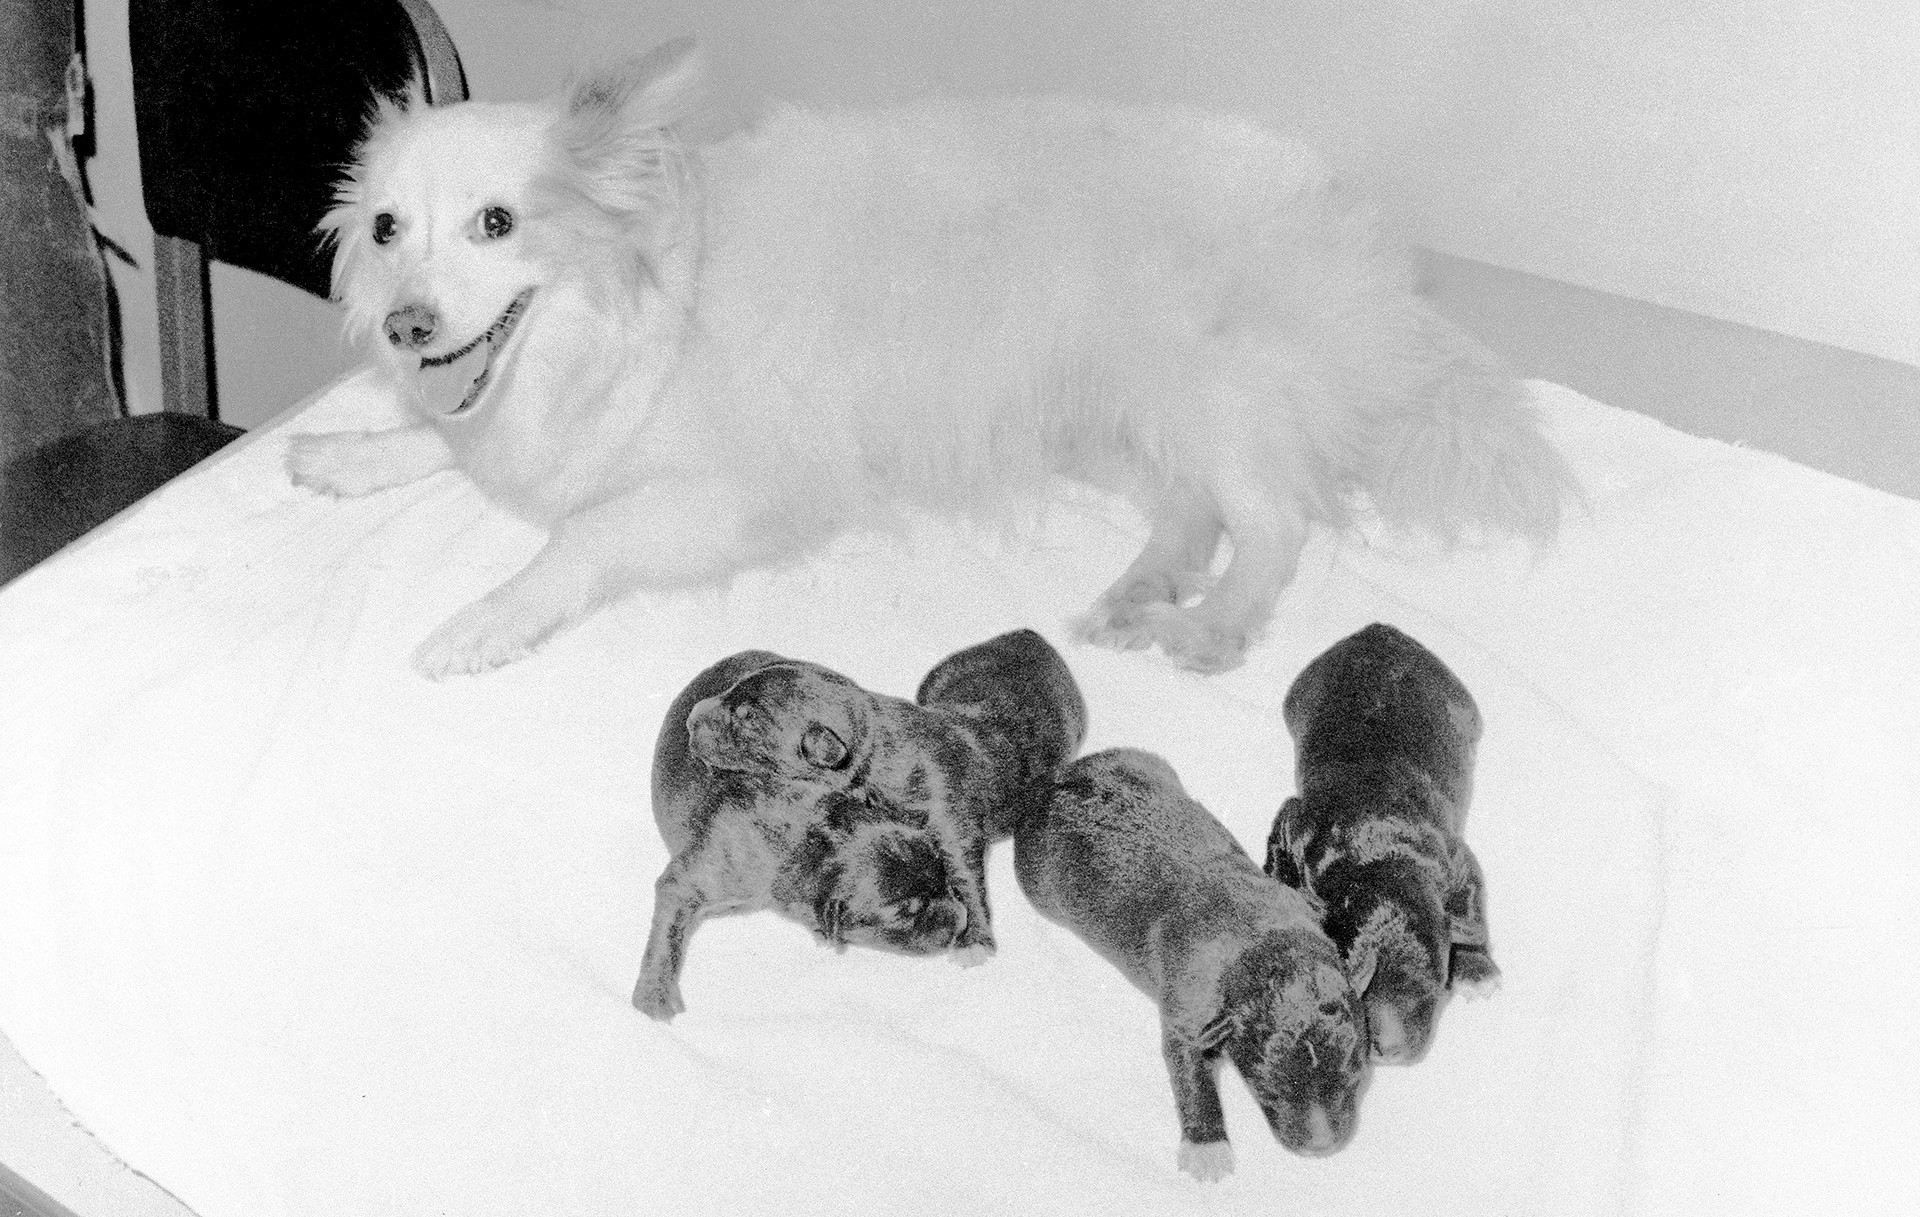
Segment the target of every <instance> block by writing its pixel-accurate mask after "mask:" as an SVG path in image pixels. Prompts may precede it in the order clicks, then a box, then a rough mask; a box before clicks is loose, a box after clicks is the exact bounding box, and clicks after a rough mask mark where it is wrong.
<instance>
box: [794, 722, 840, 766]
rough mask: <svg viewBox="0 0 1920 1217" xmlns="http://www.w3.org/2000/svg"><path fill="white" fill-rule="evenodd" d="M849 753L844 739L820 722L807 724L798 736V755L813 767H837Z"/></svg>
mask: <svg viewBox="0 0 1920 1217" xmlns="http://www.w3.org/2000/svg"><path fill="white" fill-rule="evenodd" d="M851 755H852V754H851V753H850V752H849V751H848V749H847V745H846V741H844V740H842V739H841V738H840V737H839V736H837V735H835V734H834V733H833V730H832V728H830V727H826V726H823V725H822V724H820V723H813V724H811V725H810V726H808V727H807V730H806V733H805V734H804V735H802V736H801V737H800V756H801V758H802V759H804V760H805V761H806V762H807V764H809V765H812V766H813V767H814V768H815V769H839V768H840V767H842V766H843V765H845V764H846V763H847V758H848V757H849V756H851Z"/></svg>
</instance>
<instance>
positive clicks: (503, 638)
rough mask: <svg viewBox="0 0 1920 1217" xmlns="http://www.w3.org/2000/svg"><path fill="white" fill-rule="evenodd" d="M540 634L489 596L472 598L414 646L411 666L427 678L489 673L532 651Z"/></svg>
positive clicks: (436, 678)
mask: <svg viewBox="0 0 1920 1217" xmlns="http://www.w3.org/2000/svg"><path fill="white" fill-rule="evenodd" d="M543 633H544V631H540V630H535V629H529V628H527V625H526V623H524V622H522V621H519V620H517V619H516V618H515V616H514V614H513V613H511V612H509V611H507V610H503V609H502V608H500V607H499V606H498V605H496V604H495V603H494V602H493V601H492V600H491V599H487V600H479V601H475V602H474V603H473V604H469V605H468V606H467V607H466V608H463V609H461V610H460V611H459V612H457V613H455V614H454V615H453V616H452V617H449V618H448V619H447V622H446V624H444V625H442V626H441V627H440V628H439V629H437V630H435V631H434V632H433V633H432V634H431V635H429V636H428V638H427V640H426V641H425V642H423V643H421V644H420V645H419V646H418V647H415V648H414V651H413V669H414V671H416V672H418V673H420V675H422V676H424V677H426V678H427V679H429V680H445V679H446V678H447V677H449V676H456V675H477V674H479V673H481V672H490V671H492V670H493V669H495V668H500V667H505V666H506V665H507V664H510V663H513V662H514V661H516V660H520V659H524V658H526V657H527V656H528V655H530V654H532V653H533V647H534V644H535V643H536V642H537V641H539V639H540V637H541V635H542V634H543Z"/></svg>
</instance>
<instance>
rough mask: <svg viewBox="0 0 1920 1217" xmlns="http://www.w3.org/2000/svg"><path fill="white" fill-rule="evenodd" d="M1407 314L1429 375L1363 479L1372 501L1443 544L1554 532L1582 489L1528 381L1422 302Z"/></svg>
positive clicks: (1405, 526)
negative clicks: (1545, 426) (1546, 427)
mask: <svg viewBox="0 0 1920 1217" xmlns="http://www.w3.org/2000/svg"><path fill="white" fill-rule="evenodd" d="M1408 319H1409V320H1410V321H1411V323H1412V329H1413V333H1412V335H1411V338H1412V341H1413V342H1414V343H1415V345H1416V346H1417V347H1418V348H1419V350H1418V354H1417V356H1416V357H1415V359H1414V363H1415V364H1416V366H1421V367H1422V368H1423V371H1424V372H1425V375H1423V376H1422V377H1420V380H1419V383H1418V384H1417V385H1414V386H1409V387H1410V388H1412V389H1413V392H1412V393H1411V394H1410V396H1409V398H1408V400H1405V401H1404V402H1402V403H1401V408H1400V409H1397V410H1395V411H1393V412H1391V414H1390V415H1389V416H1388V418H1387V419H1386V426H1385V428H1384V430H1383V432H1382V433H1381V434H1380V435H1379V436H1378V437H1377V439H1378V443H1377V445H1376V446H1374V448H1373V450H1372V456H1371V463H1370V467H1369V468H1368V469H1367V470H1366V472H1365V473H1364V474H1363V478H1362V480H1363V482H1364V483H1365V486H1366V489H1367V492H1368V494H1369V497H1370V498H1371V499H1372V501H1373V506H1374V509H1375V510H1376V511H1378V512H1379V514H1380V516H1381V518H1382V520H1383V521H1384V522H1385V523H1387V524H1388V525H1390V526H1392V527H1394V528H1396V529H1402V530H1406V531H1409V532H1414V533H1420V534H1425V535H1428V536H1430V537H1433V538H1434V539H1436V540H1439V541H1442V542H1444V543H1447V544H1453V543H1456V542H1459V541H1460V540H1462V539H1463V538H1465V537H1468V536H1470V535H1474V534H1489V533H1491V534H1512V535H1518V536H1520V537H1524V538H1526V539H1528V540H1530V541H1533V542H1535V543H1537V544H1544V543H1546V542H1549V541H1551V540H1552V539H1553V538H1554V536H1555V534H1556V533H1557V532H1558V531H1559V526H1560V520H1561V516H1562V513H1563V511H1564V510H1565V508H1567V507H1568V506H1569V505H1571V504H1573V503H1576V502H1578V500H1579V490H1578V487H1577V485H1576V483H1575V481H1574V477H1573V472H1572V470H1571V469H1569V468H1568V466H1567V463H1566V462H1565V461H1564V460H1563V459H1562V458H1561V456H1560V453H1559V452H1558V451H1556V450H1555V448H1554V447H1553V445H1552V444H1551V443H1550V442H1549V441H1548V440H1547V438H1546V437H1545V436H1544V435H1543V434H1542V433H1541V429H1540V419H1539V412H1538V410H1537V408H1536V407H1535V406H1534V405H1533V403H1532V401H1531V400H1530V399H1529V396H1528V393H1527V390H1526V388H1525V386H1523V385H1522V384H1520V383H1519V382H1518V381H1517V380H1515V379H1514V378H1513V376H1512V375H1511V374H1510V373H1508V372H1507V370H1506V369H1505V368H1504V367H1503V366H1502V365H1501V363H1500V361H1499V359H1498V358H1497V357H1496V356H1494V354H1493V353H1492V352H1491V351H1489V350H1487V349H1486V348H1485V347H1484V346H1482V345H1481V344H1480V343H1479V342H1478V341H1476V340H1475V339H1474V338H1473V337H1471V336H1470V335H1468V334H1467V333H1466V332H1465V331H1463V330H1461V329H1460V328H1459V327H1458V326H1456V325H1454V324H1453V323H1452V322H1450V321H1448V320H1446V319H1445V318H1443V317H1441V316H1440V315H1439V314H1438V313H1436V312H1434V311H1433V310H1432V309H1431V308H1429V307H1428V306H1427V305H1426V304H1424V303H1419V302H1416V303H1415V304H1414V305H1413V308H1412V312H1411V314H1410V316H1409V318H1408Z"/></svg>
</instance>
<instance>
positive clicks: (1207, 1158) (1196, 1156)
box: [1180, 1141, 1233, 1183]
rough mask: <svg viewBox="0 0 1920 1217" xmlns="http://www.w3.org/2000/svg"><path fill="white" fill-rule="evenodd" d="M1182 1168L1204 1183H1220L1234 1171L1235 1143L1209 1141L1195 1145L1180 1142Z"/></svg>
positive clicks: (1189, 1142)
mask: <svg viewBox="0 0 1920 1217" xmlns="http://www.w3.org/2000/svg"><path fill="white" fill-rule="evenodd" d="M1180 1169H1181V1170H1183V1171H1185V1172H1187V1173H1188V1174H1189V1175H1192V1176H1193V1177H1194V1178H1195V1179H1198V1180H1199V1181H1200V1182H1202V1183H1218V1182H1220V1181H1221V1180H1222V1179H1225V1178H1226V1177H1227V1176H1228V1175H1231V1174H1232V1173H1233V1143H1232V1142H1230V1141H1208V1142H1206V1143H1205V1144H1202V1145H1195V1144H1194V1143H1193V1142H1191V1141H1182V1142H1180Z"/></svg>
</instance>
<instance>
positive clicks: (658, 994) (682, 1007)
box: [633, 973, 687, 1023]
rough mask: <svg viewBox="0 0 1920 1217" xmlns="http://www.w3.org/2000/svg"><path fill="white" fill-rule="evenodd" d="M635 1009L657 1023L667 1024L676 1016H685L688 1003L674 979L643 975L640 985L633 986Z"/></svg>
mask: <svg viewBox="0 0 1920 1217" xmlns="http://www.w3.org/2000/svg"><path fill="white" fill-rule="evenodd" d="M633 1008H634V1009H636V1010H638V1011H639V1012H640V1013H642V1014H644V1015H646V1016H647V1017H648V1018H650V1019H652V1020H653V1021H654V1022H656V1023H667V1022H672V1021H673V1016H674V1015H676V1014H685V1013H686V1012H687V1003H686V1002H685V1001H684V1000H683V999H682V998H681V996H680V985H679V984H678V982H676V981H675V980H674V979H673V978H672V977H670V976H669V977H656V976H648V975H646V974H645V973H642V974H641V976H640V983H638V984H636V985H634V986H633Z"/></svg>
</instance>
